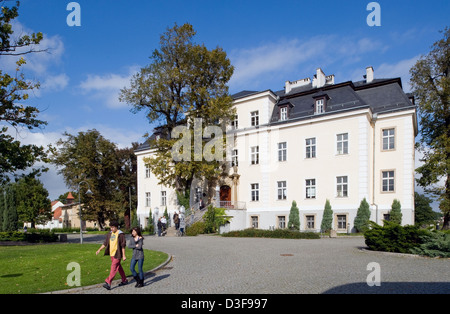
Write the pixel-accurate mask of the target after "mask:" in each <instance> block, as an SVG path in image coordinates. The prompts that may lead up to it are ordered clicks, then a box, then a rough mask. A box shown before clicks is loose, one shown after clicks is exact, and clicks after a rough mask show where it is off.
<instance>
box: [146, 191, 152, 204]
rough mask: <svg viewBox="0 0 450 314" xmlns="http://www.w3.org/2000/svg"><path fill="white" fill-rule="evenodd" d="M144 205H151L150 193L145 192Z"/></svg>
mask: <svg viewBox="0 0 450 314" xmlns="http://www.w3.org/2000/svg"><path fill="white" fill-rule="evenodd" d="M145 207H152V193H151V192H145Z"/></svg>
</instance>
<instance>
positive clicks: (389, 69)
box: [374, 55, 420, 92]
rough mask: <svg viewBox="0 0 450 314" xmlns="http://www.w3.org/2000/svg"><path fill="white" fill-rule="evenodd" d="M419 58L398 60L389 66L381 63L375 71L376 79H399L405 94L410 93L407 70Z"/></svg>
mask: <svg viewBox="0 0 450 314" xmlns="http://www.w3.org/2000/svg"><path fill="white" fill-rule="evenodd" d="M419 58H420V56H419V55H418V56H414V57H412V58H410V59H404V60H400V61H399V62H397V63H394V64H389V63H383V64H381V65H379V66H378V67H377V68H376V69H374V70H375V75H376V76H375V77H376V78H391V77H401V79H402V83H403V90H404V91H405V92H410V91H411V85H410V84H409V80H410V74H409V70H410V69H411V68H412V67H413V66H414V64H416V62H417V60H419Z"/></svg>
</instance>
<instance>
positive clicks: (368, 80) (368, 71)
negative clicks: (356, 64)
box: [366, 67, 373, 83]
mask: <svg viewBox="0 0 450 314" xmlns="http://www.w3.org/2000/svg"><path fill="white" fill-rule="evenodd" d="M372 81H373V68H372V67H367V68H366V83H371V82H372Z"/></svg>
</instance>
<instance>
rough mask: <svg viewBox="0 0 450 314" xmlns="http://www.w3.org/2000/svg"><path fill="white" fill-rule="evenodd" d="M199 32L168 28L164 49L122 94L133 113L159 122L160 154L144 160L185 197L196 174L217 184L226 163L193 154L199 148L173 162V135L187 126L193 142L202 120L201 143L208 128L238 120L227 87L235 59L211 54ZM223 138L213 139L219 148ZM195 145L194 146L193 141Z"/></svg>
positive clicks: (187, 26)
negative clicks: (198, 37) (197, 37)
mask: <svg viewBox="0 0 450 314" xmlns="http://www.w3.org/2000/svg"><path fill="white" fill-rule="evenodd" d="M195 34H196V32H195V31H194V29H193V27H192V25H190V24H187V23H186V24H184V25H182V26H178V25H177V24H175V26H174V27H172V28H169V29H167V31H166V32H165V33H164V34H163V35H161V36H160V48H159V49H156V50H154V52H153V54H152V56H151V57H150V59H151V60H152V63H151V64H150V65H148V66H147V67H145V68H142V69H141V70H140V72H139V73H137V74H136V75H134V76H133V78H132V80H131V85H130V88H124V89H122V91H121V94H120V100H121V101H123V102H126V103H128V104H130V105H132V112H134V113H137V112H139V111H142V110H144V111H145V112H146V114H147V118H148V119H149V122H150V123H157V124H159V127H158V128H157V131H158V132H159V135H160V136H159V138H158V139H156V138H154V137H151V138H149V142H150V144H151V145H152V146H153V147H155V148H156V152H155V155H154V156H153V157H152V158H148V159H146V160H145V161H146V163H147V164H148V165H149V166H150V169H151V171H152V173H154V174H155V176H156V177H157V178H158V180H159V183H160V184H164V185H167V186H171V187H174V188H175V189H176V190H177V192H182V193H184V192H185V191H186V190H187V189H188V188H189V187H190V185H191V182H192V180H193V178H194V176H197V177H198V178H203V179H206V180H209V181H211V184H214V183H215V182H214V179H215V178H217V177H218V176H219V174H220V173H221V171H222V169H221V162H220V161H218V160H206V159H205V158H204V156H203V157H202V156H200V157H199V156H197V155H195V156H194V153H195V152H196V150H195V149H192V150H191V156H190V157H191V158H187V159H188V160H176V159H174V158H173V156H172V148H173V147H174V145H175V143H176V142H177V141H178V138H172V131H173V130H174V129H175V128H176V127H177V126H179V125H181V124H186V125H187V126H188V128H189V131H187V132H185V133H183V136H190V137H191V138H193V136H194V125H195V123H194V122H195V121H200V120H195V119H201V125H200V127H199V128H198V129H196V132H197V135H200V139H202V135H203V134H204V132H203V131H204V130H205V128H206V127H207V126H211V125H218V124H219V122H220V121H222V122H224V121H227V120H229V119H231V118H232V117H234V109H233V107H232V105H233V104H232V98H231V96H230V95H229V93H228V86H227V85H226V84H227V82H228V81H229V79H230V78H231V76H232V74H233V70H234V69H233V67H232V66H231V63H230V60H229V59H228V58H227V55H226V53H225V52H224V51H223V50H222V49H221V48H219V47H217V48H216V49H212V50H209V49H207V48H206V47H205V46H204V45H199V44H196V43H195V42H194V41H193V38H194V36H195ZM221 127H222V128H224V127H225V125H224V124H222V125H221ZM200 132H201V134H199V133H200ZM222 135H223V137H222V138H219V137H218V135H217V134H215V135H214V136H215V137H217V140H218V142H219V145H220V144H222V145H225V144H224V142H225V141H224V138H225V137H224V132H223V134H222ZM191 142H192V143H191V144H192V145H193V142H194V141H191ZM201 145H202V146H201V148H202V149H203V148H204V147H205V145H206V142H205V141H201ZM186 149H187V147H186ZM183 152H184V151H183ZM197 152H198V151H197ZM202 152H203V150H202Z"/></svg>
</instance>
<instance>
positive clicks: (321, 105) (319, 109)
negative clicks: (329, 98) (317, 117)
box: [315, 98, 325, 114]
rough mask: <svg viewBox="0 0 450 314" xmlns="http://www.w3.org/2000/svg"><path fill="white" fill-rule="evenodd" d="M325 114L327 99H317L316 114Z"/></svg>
mask: <svg viewBox="0 0 450 314" xmlns="http://www.w3.org/2000/svg"><path fill="white" fill-rule="evenodd" d="M324 112H325V99H324V98H319V99H316V112H315V114H321V113H324Z"/></svg>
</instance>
